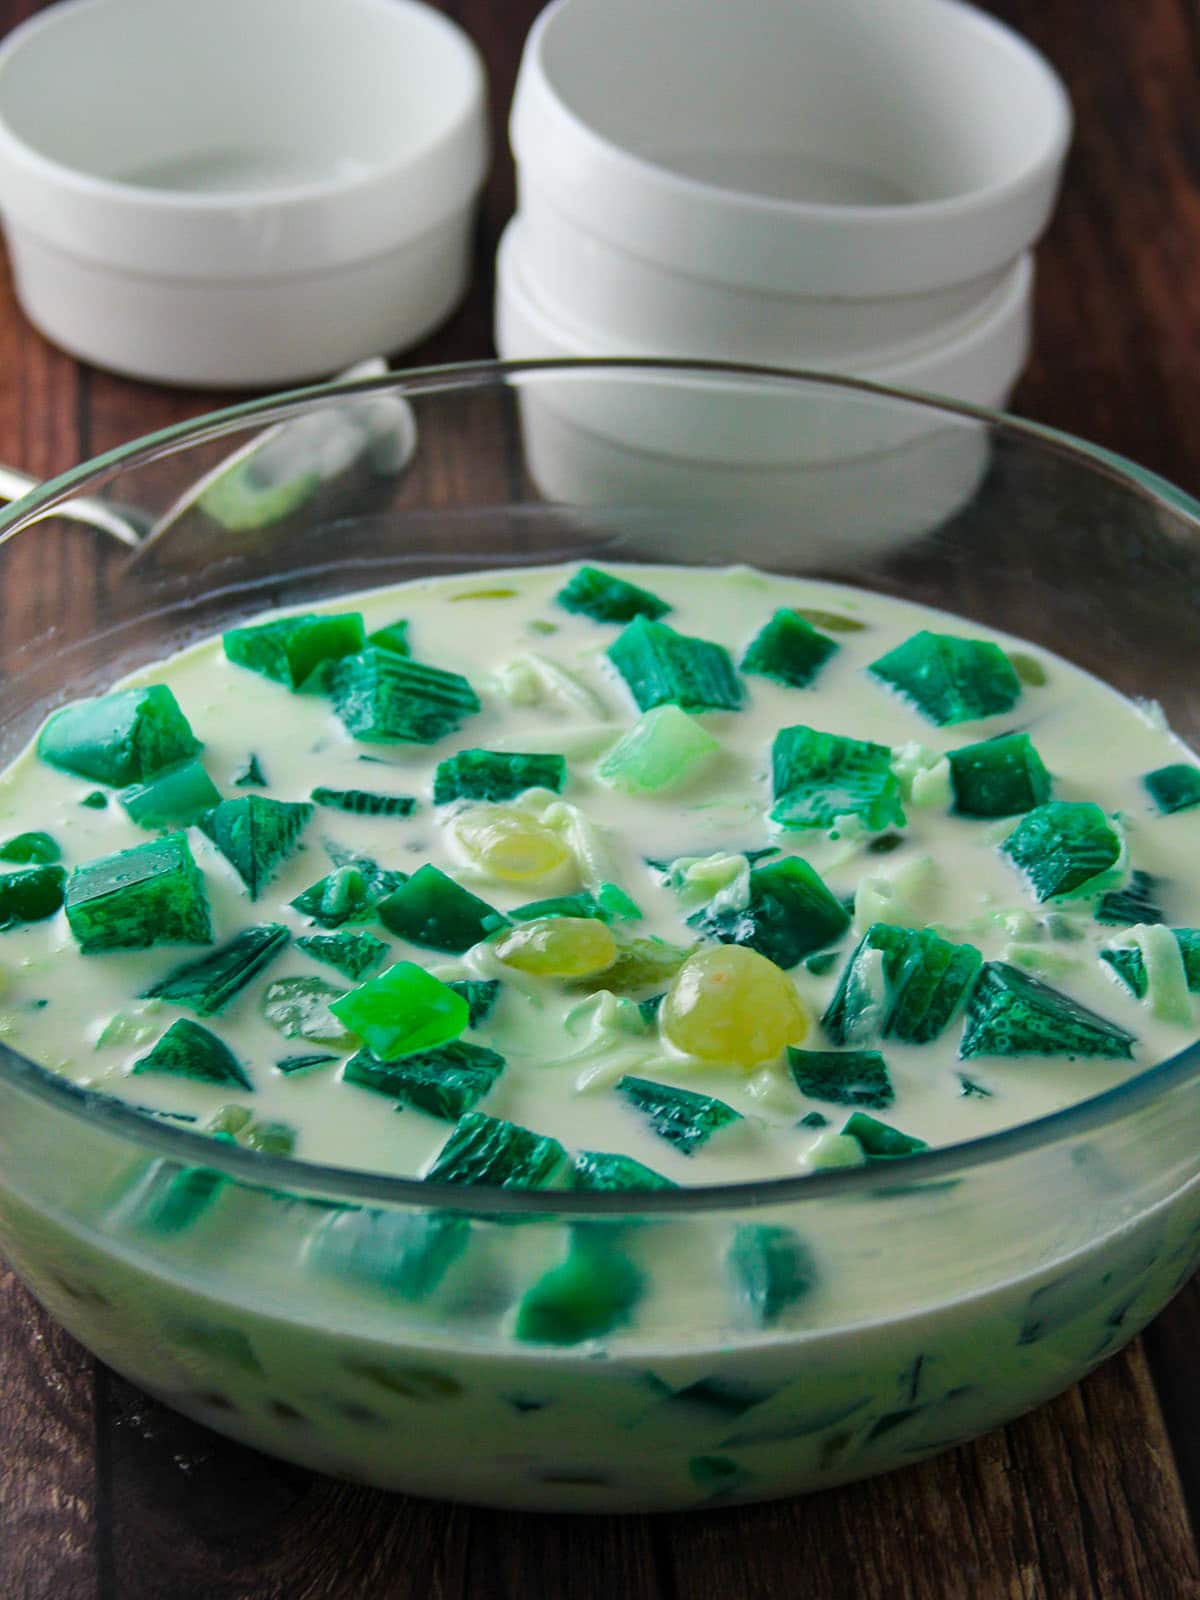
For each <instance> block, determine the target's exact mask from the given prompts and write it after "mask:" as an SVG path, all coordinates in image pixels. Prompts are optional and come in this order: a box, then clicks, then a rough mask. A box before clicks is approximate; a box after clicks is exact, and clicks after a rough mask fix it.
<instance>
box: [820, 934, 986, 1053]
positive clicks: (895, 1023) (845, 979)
mask: <svg viewBox="0 0 1200 1600" xmlns="http://www.w3.org/2000/svg"><path fill="white" fill-rule="evenodd" d="M982 963H983V957H982V956H981V955H980V953H979V951H978V950H977V949H976V948H975V946H974V945H970V944H951V943H950V941H949V940H948V939H943V938H941V937H940V935H938V934H936V933H934V932H933V931H932V930H931V929H928V928H895V927H891V926H890V925H889V924H887V923H883V922H876V923H873V924H872V925H871V927H870V928H868V930H867V932H866V934H865V935H864V937H863V939H862V941H861V942H860V944H859V945H858V947H857V949H856V950H855V951H854V953H853V955H852V956H851V957H850V960H849V961H848V962H847V964H846V966H845V969H844V970H843V972H842V976H841V978H840V980H839V982H838V986H837V989H836V990H835V992H834V996H833V999H832V1000H831V1001H830V1002H829V1005H828V1007H827V1008H826V1011H825V1014H824V1016H823V1017H822V1018H821V1026H822V1027H823V1028H824V1029H825V1032H826V1033H827V1034H828V1036H829V1038H830V1039H831V1040H832V1041H833V1043H834V1044H837V1045H848V1044H856V1043H858V1044H861V1043H863V1042H869V1041H870V1040H871V1039H873V1038H877V1037H886V1036H888V1035H893V1036H894V1037H896V1038H897V1039H902V1040H903V1041H904V1042H905V1043H906V1044H929V1043H930V1042H931V1041H932V1040H933V1039H936V1038H937V1037H938V1035H939V1034H940V1033H941V1032H942V1030H943V1029H944V1028H945V1027H946V1025H947V1023H948V1022H949V1021H950V1019H951V1017H952V1016H953V1015H954V1013H955V1012H956V1011H957V1010H958V1008H959V1006H960V1005H961V1004H962V1002H963V1001H964V1000H965V999H966V997H967V994H968V992H969V990H970V988H971V985H972V983H973V982H974V980H975V977H976V974H977V973H978V972H979V969H980V967H981V965H982Z"/></svg>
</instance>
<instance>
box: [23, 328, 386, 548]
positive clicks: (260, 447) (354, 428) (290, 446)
mask: <svg viewBox="0 0 1200 1600" xmlns="http://www.w3.org/2000/svg"><path fill="white" fill-rule="evenodd" d="M387 370H388V366H387V362H386V361H385V360H384V359H383V357H382V356H372V357H371V358H370V359H369V360H366V361H360V362H359V363H358V364H357V365H355V366H353V367H350V368H349V369H348V370H347V371H346V372H343V373H341V374H340V375H339V378H338V380H337V381H338V382H350V381H352V380H354V379H356V378H378V377H383V376H384V375H385V374H386V372H387ZM416 445H417V428H416V422H415V420H414V418H413V414H412V408H411V407H410V406H409V404H408V402H407V401H405V400H402V399H401V398H400V397H399V396H398V395H386V394H384V395H364V396H362V397H361V398H358V399H347V401H346V403H345V404H344V405H340V406H336V407H331V408H329V409H327V410H322V411H316V412H313V413H311V414H309V415H307V416H302V417H297V418H296V419H295V420H294V421H292V422H280V423H277V424H276V425H275V426H274V427H271V428H266V429H264V430H263V432H262V433H258V434H255V435H254V437H253V438H251V439H248V440H247V441H246V443H245V444H243V445H240V446H239V447H238V448H237V449H236V450H234V451H232V452H231V453H230V454H229V455H228V456H226V457H225V458H224V460H222V461H219V462H218V463H217V465H216V466H215V467H213V468H212V470H211V471H209V472H206V473H205V474H204V475H203V476H202V477H200V478H198V479H197V480H196V482H195V483H193V484H190V485H189V486H188V488H187V489H185V490H184V492H183V493H182V494H181V495H180V496H179V497H178V499H176V500H174V501H173V502H172V503H171V505H169V506H168V507H167V509H166V511H164V512H163V514H162V515H161V516H160V517H157V518H152V517H150V516H148V515H145V514H144V513H142V512H139V511H138V510H137V509H136V508H133V507H125V506H116V505H109V504H107V503H106V502H105V501H103V500H93V499H88V498H86V497H83V496H80V497H78V498H76V499H73V500H66V501H64V502H63V503H62V504H61V505H55V506H48V507H47V508H46V509H45V510H44V511H41V512H39V513H38V515H37V517H36V518H35V520H41V519H42V518H50V517H66V518H68V519H69V520H70V521H72V522H81V523H84V524H86V525H87V526H88V527H92V528H97V529H98V530H99V531H100V532H101V533H105V534H108V535H109V536H110V537H111V538H113V539H117V540H119V541H120V543H121V544H123V545H126V546H128V547H129V548H130V549H133V550H138V551H142V550H145V549H147V548H149V547H150V546H151V545H153V544H156V543H157V542H158V540H160V539H161V538H162V537H163V536H164V534H166V533H167V532H168V531H169V530H170V529H171V528H173V527H175V526H176V525H177V524H178V523H179V522H181V521H183V519H184V518H185V517H186V516H187V515H188V513H189V512H191V511H192V510H193V509H194V508H196V507H199V508H200V509H201V510H202V511H204V512H205V513H206V514H207V515H208V516H210V517H211V518H212V519H213V520H215V521H217V522H220V523H222V524H223V525H224V526H225V527H226V528H228V529H230V531H232V532H242V531H248V530H249V529H251V528H261V527H266V526H269V525H270V524H271V523H272V522H275V521H279V520H281V519H282V518H283V517H284V516H287V515H289V514H290V513H291V512H292V511H294V510H296V509H297V507H298V506H299V505H300V504H302V503H303V502H304V500H305V499H307V498H309V497H310V496H311V495H312V494H313V493H315V492H316V490H317V489H318V488H320V487H323V486H325V485H327V484H328V483H330V482H332V481H333V480H334V479H336V478H339V477H341V476H342V475H343V474H346V473H348V472H349V471H350V469H351V468H352V467H355V466H357V465H358V464H359V463H360V462H361V461H362V460H363V459H364V458H365V459H366V460H367V462H368V464H369V466H370V468H371V470H372V472H373V473H375V474H376V475H378V476H380V477H384V476H387V477H390V476H395V475H396V474H398V473H400V472H402V471H403V470H404V468H405V467H406V466H407V465H408V463H409V461H410V460H411V459H412V456H413V453H414V451H415V450H416ZM38 487H39V483H38V480H37V479H36V478H32V477H30V476H29V475H28V473H24V472H17V471H15V470H14V469H13V468H11V467H5V466H0V501H11V500H19V499H20V498H21V497H22V496H23V495H26V494H28V493H29V492H30V491H31V490H33V489H36V488H38ZM5 537H6V535H4V534H0V539H3V538H5Z"/></svg>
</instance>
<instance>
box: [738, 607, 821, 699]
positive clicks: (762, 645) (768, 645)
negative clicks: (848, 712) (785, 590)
mask: <svg viewBox="0 0 1200 1600" xmlns="http://www.w3.org/2000/svg"><path fill="white" fill-rule="evenodd" d="M840 648H841V647H840V646H839V644H838V642H837V640H836V639H827V638H826V637H825V635H824V634H823V633H818V632H817V630H816V628H814V627H813V626H812V624H811V623H810V622H806V621H805V620H804V618H803V617H802V616H800V614H799V613H798V612H796V611H788V610H783V611H777V612H776V613H775V615H774V616H773V617H772V618H771V620H770V622H768V623H767V624H766V625H765V627H763V628H762V629H761V630H760V631H759V632H758V633H757V634H755V636H754V638H753V639H751V641H750V643H749V645H748V646H747V647H746V653H745V655H744V656H743V657H742V660H741V668H742V671H743V672H757V673H759V674H760V675H761V676H762V677H764V678H773V679H774V680H775V682H776V683H785V684H787V685H788V686H789V687H790V688H793V689H806V688H807V687H808V685H809V684H810V683H811V682H812V681H813V679H814V678H815V677H816V675H817V673H818V672H820V670H821V668H822V667H823V666H824V665H825V663H826V662H827V661H828V660H829V658H830V656H831V655H833V654H834V653H835V652H836V651H837V650H838V649H840Z"/></svg>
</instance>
